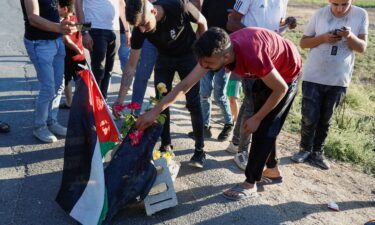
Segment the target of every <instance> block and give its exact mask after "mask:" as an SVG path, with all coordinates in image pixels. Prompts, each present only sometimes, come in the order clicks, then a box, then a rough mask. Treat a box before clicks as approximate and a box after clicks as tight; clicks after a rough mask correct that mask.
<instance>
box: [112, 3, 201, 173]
mask: <svg viewBox="0 0 375 225" xmlns="http://www.w3.org/2000/svg"><path fill="white" fill-rule="evenodd" d="M126 16H127V20H128V22H129V23H130V24H132V25H134V27H135V28H134V30H133V34H132V40H131V45H132V49H131V51H130V58H129V61H128V64H127V66H126V68H125V73H124V74H123V77H122V80H121V86H120V91H119V96H118V98H117V100H116V101H115V103H114V104H115V105H116V104H122V102H123V101H124V98H125V95H126V89H127V87H128V85H129V80H131V78H132V77H133V76H134V73H135V69H136V65H137V62H138V59H139V56H140V53H141V49H142V45H143V43H144V40H145V39H146V38H147V39H148V40H149V41H150V42H151V43H152V44H153V45H155V47H156V48H157V49H158V56H157V60H156V65H155V75H154V79H155V81H154V82H155V88H156V86H157V84H158V83H161V82H162V83H165V84H166V86H167V90H168V91H170V90H171V89H172V82H173V78H174V74H175V72H176V71H177V72H178V74H179V76H180V78H181V79H184V78H185V77H186V76H187V74H189V72H190V71H191V70H192V69H193V68H194V66H195V65H196V58H195V56H194V54H193V51H192V45H193V43H194V42H195V40H196V34H195V32H194V31H193V28H192V26H191V24H190V22H194V23H196V24H197V25H198V30H197V32H198V34H199V35H200V34H202V33H203V32H204V31H206V30H207V23H206V20H205V18H204V17H203V15H202V14H201V13H200V12H199V10H198V9H197V8H196V7H195V6H194V5H193V4H192V3H190V2H189V1H186V0H159V1H157V2H155V3H153V4H151V3H150V2H149V1H147V0H134V1H128V3H127V6H126ZM186 107H187V108H188V110H189V112H190V115H191V121H192V126H193V132H194V135H195V137H194V138H195V151H194V155H193V157H192V158H191V160H190V165H192V166H195V167H200V168H202V167H203V165H204V163H205V157H206V155H205V152H204V150H203V147H204V140H203V117H202V110H201V104H200V99H199V84H197V85H195V86H194V87H192V88H191V89H190V91H189V92H187V93H186ZM163 114H165V115H166V116H167V118H166V121H165V124H164V128H163V133H162V135H161V150H162V151H163V150H164V151H165V150H170V149H171V137H170V114H169V109H165V110H164V112H163Z"/></svg>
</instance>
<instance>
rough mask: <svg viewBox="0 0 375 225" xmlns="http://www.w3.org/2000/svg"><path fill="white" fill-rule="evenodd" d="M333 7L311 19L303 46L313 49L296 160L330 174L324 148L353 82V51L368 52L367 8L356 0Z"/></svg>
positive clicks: (336, 2)
mask: <svg viewBox="0 0 375 225" xmlns="http://www.w3.org/2000/svg"><path fill="white" fill-rule="evenodd" d="M329 3H330V4H329V5H328V6H326V7H324V8H322V9H319V10H318V11H317V12H316V13H315V14H314V15H313V17H312V19H311V20H310V21H309V23H308V24H307V26H306V27H305V31H304V35H303V37H302V39H301V42H300V45H301V47H302V48H310V51H309V54H308V56H307V61H306V63H305V65H304V71H303V83H302V95H303V98H302V121H301V143H300V151H299V152H298V153H296V154H295V155H293V157H292V160H293V161H295V162H297V163H302V162H305V161H306V160H308V161H310V162H311V163H313V164H314V165H317V166H318V167H320V168H322V169H326V170H327V169H329V168H330V164H329V162H328V161H327V160H326V159H325V157H324V155H323V147H324V142H325V140H326V137H327V135H328V130H329V127H330V122H331V118H332V115H333V113H334V111H335V109H336V107H337V105H338V104H339V103H340V102H341V101H342V99H343V98H344V96H345V93H346V89H347V87H348V86H349V83H350V81H351V77H352V73H353V67H354V59H355V55H354V53H355V52H359V53H363V52H364V51H365V50H366V46H367V35H368V25H369V21H368V15H367V12H366V10H364V9H362V8H359V7H357V6H354V5H352V0H329Z"/></svg>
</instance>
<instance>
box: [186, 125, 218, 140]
mask: <svg viewBox="0 0 375 225" xmlns="http://www.w3.org/2000/svg"><path fill="white" fill-rule="evenodd" d="M188 136H189V138H191V139H193V140H195V136H194V132H193V131H191V132H189V133H188ZM203 137H204V138H211V137H212V133H211V126H208V127H206V126H205V127H204V128H203Z"/></svg>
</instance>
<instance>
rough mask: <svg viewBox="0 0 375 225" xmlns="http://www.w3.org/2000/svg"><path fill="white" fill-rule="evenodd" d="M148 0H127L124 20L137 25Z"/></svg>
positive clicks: (140, 20)
mask: <svg viewBox="0 0 375 225" xmlns="http://www.w3.org/2000/svg"><path fill="white" fill-rule="evenodd" d="M147 1H148V0H127V1H126V20H127V21H128V22H129V23H130V24H131V25H134V26H138V25H139V24H140V23H141V22H142V19H143V15H144V13H145V8H146V4H147Z"/></svg>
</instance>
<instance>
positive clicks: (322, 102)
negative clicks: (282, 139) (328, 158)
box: [300, 81, 346, 152]
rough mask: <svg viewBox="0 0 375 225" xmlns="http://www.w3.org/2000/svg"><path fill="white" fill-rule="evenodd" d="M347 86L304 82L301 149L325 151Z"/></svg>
mask: <svg viewBox="0 0 375 225" xmlns="http://www.w3.org/2000/svg"><path fill="white" fill-rule="evenodd" d="M345 93H346V87H338V86H329V85H323V84H317V83H312V82H307V81H304V82H303V83H302V121H301V143H300V146H301V150H304V151H309V152H311V151H315V152H323V147H324V142H325V140H326V138H327V135H328V130H329V127H330V125H331V119H332V116H333V113H334V112H335V109H336V107H337V106H338V104H339V103H340V102H341V100H342V99H343V98H344V96H345Z"/></svg>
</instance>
